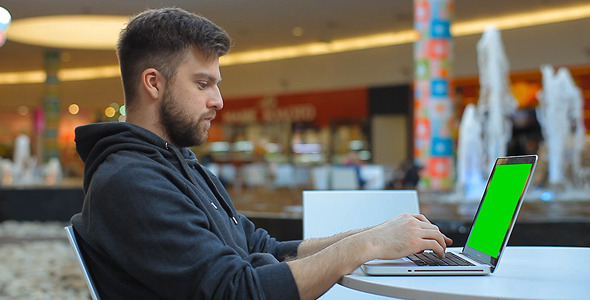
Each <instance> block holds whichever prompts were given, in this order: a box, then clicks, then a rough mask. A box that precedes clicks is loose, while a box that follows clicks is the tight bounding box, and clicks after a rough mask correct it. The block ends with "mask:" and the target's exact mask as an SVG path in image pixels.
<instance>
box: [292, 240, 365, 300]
mask: <svg viewBox="0 0 590 300" xmlns="http://www.w3.org/2000/svg"><path fill="white" fill-rule="evenodd" d="M358 232H362V230H358V231H356V232H348V233H345V234H341V235H337V236H333V237H331V238H326V239H319V240H325V243H328V244H329V242H330V241H332V239H337V238H338V237H340V239H338V240H337V241H335V242H333V243H332V244H329V245H328V246H326V247H324V248H322V249H320V250H318V251H317V252H316V253H314V254H311V255H309V256H305V257H302V258H298V259H296V260H293V261H289V262H288V263H287V264H288V265H289V267H290V268H291V272H292V273H293V277H294V278H295V282H296V283H297V288H298V290H299V295H300V297H301V299H316V298H317V297H319V296H321V295H322V294H323V293H325V292H326V291H327V290H328V289H329V288H330V287H332V285H334V283H335V282H337V281H338V280H340V278H342V276H344V275H346V274H349V273H350V272H352V271H353V270H354V269H356V268H357V267H358V266H360V265H361V264H362V263H364V262H365V261H367V260H370V259H371V257H373V256H374V255H373V254H371V253H370V251H371V246H370V245H369V244H368V242H367V241H366V239H363V238H356V236H355V237H350V236H351V235H354V234H355V233H358ZM320 244H322V243H318V244H317V245H320ZM302 245H303V243H302ZM300 247H301V246H300ZM298 252H299V251H298Z"/></svg>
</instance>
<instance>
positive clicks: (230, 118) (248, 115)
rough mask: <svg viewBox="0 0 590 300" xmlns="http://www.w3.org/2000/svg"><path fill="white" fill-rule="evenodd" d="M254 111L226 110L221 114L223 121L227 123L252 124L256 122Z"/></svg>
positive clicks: (250, 109)
mask: <svg viewBox="0 0 590 300" xmlns="http://www.w3.org/2000/svg"><path fill="white" fill-rule="evenodd" d="M256 113H257V112H256V109H254V108H248V109H240V110H228V111H224V112H223V121H224V122H228V123H254V122H256V121H257V118H256V115H257V114H256Z"/></svg>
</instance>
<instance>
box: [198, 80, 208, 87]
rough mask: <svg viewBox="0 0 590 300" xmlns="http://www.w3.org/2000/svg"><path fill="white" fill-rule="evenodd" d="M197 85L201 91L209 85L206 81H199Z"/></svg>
mask: <svg viewBox="0 0 590 300" xmlns="http://www.w3.org/2000/svg"><path fill="white" fill-rule="evenodd" d="M197 84H198V85H199V87H200V88H202V89H204V88H206V87H207V86H208V85H209V84H208V83H207V82H206V81H199V82H198V83H197Z"/></svg>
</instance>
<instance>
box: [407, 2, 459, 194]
mask: <svg viewBox="0 0 590 300" xmlns="http://www.w3.org/2000/svg"><path fill="white" fill-rule="evenodd" d="M452 12H453V1H452V0H414V28H415V30H416V31H417V32H418V40H417V41H416V43H415V44H414V66H415V72H414V162H415V163H416V164H418V165H419V166H421V167H422V170H421V172H420V183H419V185H418V188H419V189H420V190H422V191H448V190H450V189H451V188H452V186H453V182H454V159H453V138H452V136H453V128H454V126H455V125H454V119H453V103H452V100H451V96H452V94H453V93H452V86H451V67H452V46H453V44H452V37H451V30H450V28H451V17H452Z"/></svg>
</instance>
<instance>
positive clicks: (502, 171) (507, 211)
mask: <svg viewBox="0 0 590 300" xmlns="http://www.w3.org/2000/svg"><path fill="white" fill-rule="evenodd" d="M536 164H537V156H536V155H525V156H510V157H500V158H498V159H497V160H496V163H495V164H494V168H493V169H492V173H491V175H490V177H489V179H488V182H487V185H486V188H485V191H484V193H483V197H482V200H481V202H480V203H479V208H478V209H477V213H476V214H475V218H474V220H473V226H472V227H471V231H470V232H469V237H468V238H467V242H466V243H465V247H463V250H462V251H461V252H457V253H453V252H447V253H446V254H445V259H444V260H443V261H440V260H439V259H438V257H437V256H436V254H434V253H433V252H431V251H426V252H424V253H420V254H414V255H410V256H406V257H403V258H400V259H395V260H372V261H369V262H366V263H364V264H363V265H362V268H363V270H364V271H365V273H367V274H369V275H485V274H489V273H491V272H494V270H495V269H496V268H497V267H498V264H499V262H500V257H501V256H502V250H503V249H504V248H505V247H506V244H507V243H508V238H509V237H510V233H511V232H512V228H513V227H514V223H515V221H516V217H517V215H518V212H519V210H520V207H521V205H522V202H523V201H524V195H525V193H526V190H527V187H528V186H529V183H530V182H531V179H532V175H533V172H534V170H535V166H536Z"/></svg>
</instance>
